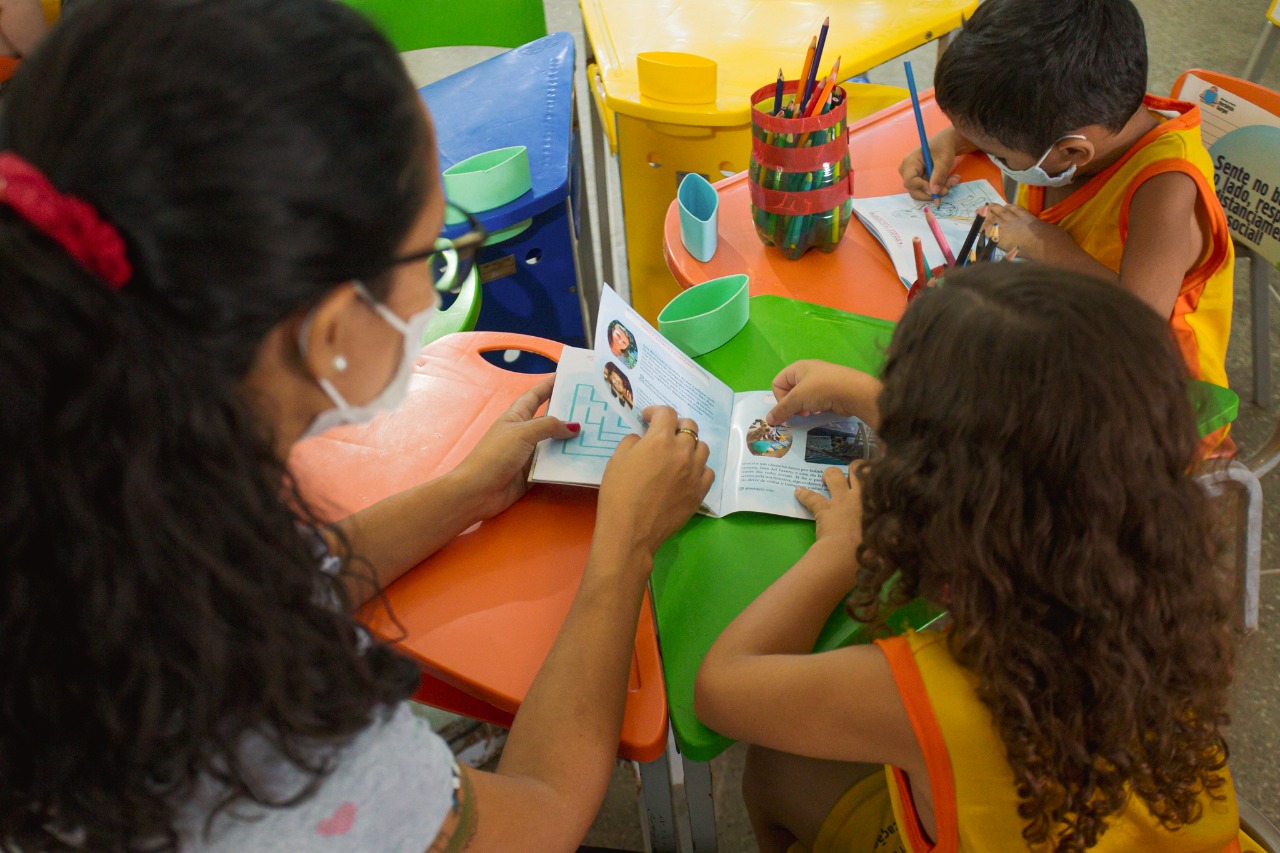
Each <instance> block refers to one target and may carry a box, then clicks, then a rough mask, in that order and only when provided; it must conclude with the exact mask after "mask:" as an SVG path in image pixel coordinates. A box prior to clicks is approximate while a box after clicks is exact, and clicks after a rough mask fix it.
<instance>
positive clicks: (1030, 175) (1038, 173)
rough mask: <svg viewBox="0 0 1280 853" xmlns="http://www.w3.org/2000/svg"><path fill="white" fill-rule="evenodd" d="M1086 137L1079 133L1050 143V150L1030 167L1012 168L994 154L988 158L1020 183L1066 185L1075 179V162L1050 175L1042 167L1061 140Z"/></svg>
mask: <svg viewBox="0 0 1280 853" xmlns="http://www.w3.org/2000/svg"><path fill="white" fill-rule="evenodd" d="M1084 138H1085V137H1083V136H1081V135H1080V134H1078V133H1073V134H1070V135H1068V136H1064V137H1062V139H1059V140H1057V141H1056V142H1054V143H1053V145H1050V146H1049V150H1048V151H1046V152H1044V155H1043V156H1042V157H1041V158H1040V159H1039V160H1037V161H1036V164H1035V165H1034V166H1032V167H1031V168H1029V169H1017V170H1014V169H1010V168H1009V164H1007V163H1005V161H1004V160H1002V159H1001V158H999V157H997V156H996V155H994V154H988V155H987V158H988V159H989V160H991V162H992V163H995V164H996V167H997V168H998V169H999V170H1000V171H1001V172H1003V173H1004V176H1005V177H1006V178H1008V179H1009V180H1011V181H1017V182H1018V183H1020V184H1026V185H1027V186H1029V187H1065V186H1066V185H1067V184H1069V183H1071V182H1072V181H1073V180H1074V179H1075V176H1076V166H1075V164H1074V163H1072V164H1071V166H1070V167H1069V168H1068V169H1067V170H1066V171H1065V172H1063V173H1062V174H1061V175H1050V174H1049V173H1048V172H1046V171H1045V170H1044V169H1043V168H1041V167H1042V165H1043V164H1044V161H1045V160H1047V159H1048V158H1049V155H1050V154H1052V153H1053V149H1054V146H1056V145H1057V144H1058V142H1061V141H1062V140H1063V139H1084Z"/></svg>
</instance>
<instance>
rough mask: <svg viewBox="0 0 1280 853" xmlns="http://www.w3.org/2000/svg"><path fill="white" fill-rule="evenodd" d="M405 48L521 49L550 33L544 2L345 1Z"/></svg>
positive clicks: (471, 0)
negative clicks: (479, 47) (470, 47)
mask: <svg viewBox="0 0 1280 853" xmlns="http://www.w3.org/2000/svg"><path fill="white" fill-rule="evenodd" d="M345 2H346V4H347V5H348V6H351V7H352V8H353V9H356V10H358V11H360V12H363V13H364V14H365V15H366V16H367V17H368V18H369V19H370V20H372V21H373V22H374V23H375V24H376V25H377V26H378V28H379V29H380V30H382V32H383V33H384V34H385V35H386V36H387V38H388V39H390V40H391V43H392V44H394V45H395V46H396V50H399V51H400V52H402V53H403V52H405V51H409V50H421V49H423V48H427V47H458V46H462V45H478V46H484V47H519V46H520V45H522V44H528V43H529V42H531V41H533V40H534V39H540V38H542V37H543V36H545V35H546V34H547V16H546V13H545V12H544V11H543V8H542V0H463V2H457V0H345Z"/></svg>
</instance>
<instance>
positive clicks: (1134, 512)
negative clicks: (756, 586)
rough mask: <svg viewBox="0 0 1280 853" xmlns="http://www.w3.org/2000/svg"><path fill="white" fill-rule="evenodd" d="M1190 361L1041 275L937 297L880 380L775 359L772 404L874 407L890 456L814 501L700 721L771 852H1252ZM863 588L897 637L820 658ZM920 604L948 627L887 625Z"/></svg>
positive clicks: (919, 308)
mask: <svg viewBox="0 0 1280 853" xmlns="http://www.w3.org/2000/svg"><path fill="white" fill-rule="evenodd" d="M1183 377H1184V368H1183V367H1182V364H1181V362H1180V360H1179V358H1178V354H1177V352H1176V350H1175V349H1174V347H1173V344H1172V342H1171V341H1170V338H1169V334H1168V331H1167V329H1166V327H1165V326H1164V324H1163V323H1162V322H1161V318H1160V317H1158V316H1157V315H1156V314H1155V313H1153V312H1152V311H1151V310H1150V309H1149V308H1147V307H1146V306H1145V305H1144V304H1143V303H1142V302H1140V301H1139V300H1138V299H1137V298H1135V297H1134V296H1132V295H1130V294H1128V293H1126V292H1125V291H1123V290H1121V289H1120V288H1118V287H1115V286H1114V285H1108V284H1105V283H1103V282H1100V281H1096V280H1092V279H1088V278H1084V277H1081V276H1079V275H1076V274H1073V273H1068V272H1065V271H1058V270H1054V269H1050V268H1048V267H1042V266H1038V265H1032V264H1027V265H1021V264H1002V265H994V266H993V265H984V266H983V267H982V268H977V269H973V270H965V271H962V272H959V273H956V274H955V275H948V276H947V279H946V281H945V284H944V286H942V287H940V288H936V289H934V290H931V291H929V292H927V293H926V294H925V295H924V296H922V297H921V298H920V299H919V300H916V301H915V302H914V303H913V304H912V305H911V307H910V308H909V309H908V310H907V313H906V315H905V316H904V317H903V319H902V322H901V324H900V325H899V326H898V328H897V330H896V332H895V334H894V337H893V341H892V343H891V345H890V347H889V352H888V359H887V362H886V364H885V367H884V374H883V384H881V383H880V382H877V381H876V380H874V379H872V378H871V377H869V376H866V375H864V374H860V373H857V372H856V371H852V370H849V369H847V368H841V367H837V366H835V365H830V364H826V363H823V362H799V363H797V364H793V365H791V366H790V367H788V368H787V369H785V370H784V371H783V372H782V373H780V374H779V375H778V378H777V379H776V380H775V383H774V390H775V392H776V394H777V396H778V404H777V407H776V408H775V409H774V411H773V412H771V413H770V420H772V421H773V422H775V423H777V422H780V421H782V420H785V419H786V418H787V417H790V416H791V415H793V414H795V413H797V412H800V411H823V410H829V411H835V412H839V413H841V414H845V415H856V416H858V417H861V418H862V419H864V420H865V421H867V422H868V423H870V424H871V425H872V426H873V428H875V429H876V430H877V432H878V434H879V437H880V439H881V440H882V442H883V446H884V455H883V457H882V458H879V459H877V460H874V461H871V462H869V463H866V464H865V465H863V466H862V467H860V468H858V469H857V471H856V475H855V476H854V477H852V478H851V479H849V480H846V478H845V477H844V476H843V475H841V474H840V473H839V471H838V469H830V470H828V471H827V473H826V476H825V483H826V486H827V488H828V489H829V490H830V494H831V497H830V498H827V497H825V496H822V495H818V494H816V493H814V492H804V491H801V492H800V493H798V497H799V499H800V500H801V501H802V502H803V503H804V504H805V506H807V507H809V508H810V509H811V510H812V511H813V513H814V515H815V517H816V518H817V541H816V542H815V543H814V545H813V546H812V547H811V548H810V550H809V552H808V553H807V554H806V556H805V557H804V559H803V560H801V561H800V562H799V563H798V564H797V565H796V566H795V568H793V569H792V570H791V571H790V572H788V573H787V574H786V575H785V576H783V577H782V578H781V579H780V580H779V581H778V582H777V583H775V584H774V585H773V586H772V587H770V588H769V589H768V590H767V591H766V592H765V593H764V594H763V595H761V596H760V597H759V599H757V600H756V601H755V602H754V603H753V604H752V605H751V606H749V607H748V608H747V609H746V610H745V611H743V613H742V614H741V615H740V616H739V617H738V618H737V619H736V620H735V621H734V622H733V623H732V624H731V625H730V626H729V627H728V628H727V629H726V630H725V632H724V634H723V635H722V636H721V637H720V638H719V640H718V641H717V642H716V644H715V645H714V646H713V647H712V649H711V651H710V652H709V653H708V655H707V657H706V660H705V661H704V663H703V666H702V670H701V672H700V674H699V677H698V682H697V692H696V701H697V710H698V715H699V716H700V717H701V719H702V720H703V721H704V722H706V723H707V725H709V726H711V727H712V728H714V729H716V730H717V731H719V732H721V733H722V734H724V735H727V736H729V737H732V738H736V739H739V740H744V741H748V742H750V743H752V744H756V745H757V746H755V747H753V749H752V753H751V755H750V758H749V760H748V765H747V773H746V776H745V777H744V780H743V790H744V794H745V796H746V798H747V804H748V807H749V810H750V812H751V817H752V824H753V826H754V828H755V831H756V835H757V838H758V839H759V842H760V849H761V850H762V851H764V853H780V851H784V850H787V849H788V848H789V847H790V846H791V845H793V844H795V845H796V847H795V849H797V850H813V851H831V852H832V853H834V852H835V851H870V850H876V851H910V853H922V851H928V850H939V851H973V852H974V853H989V851H1007V850H1027V849H1031V850H1037V851H1053V853H1070V852H1071V851H1081V850H1098V851H1125V853H1133V851H1151V853H1156V852H1157V851H1158V853H1179V852H1180V851H1204V853H1219V851H1223V850H1227V849H1236V848H1235V844H1236V843H1237V833H1238V828H1239V823H1238V819H1237V815H1236V803H1235V793H1234V789H1233V787H1232V783H1231V777H1230V775H1229V773H1228V770H1227V766H1226V745H1225V743H1224V742H1223V736H1222V730H1223V726H1224V725H1225V724H1226V722H1227V714H1226V703H1227V686H1228V682H1229V681H1230V677H1231V668H1232V643H1231V638H1230V635H1229V626H1228V622H1229V602H1228V600H1227V598H1228V596H1227V595H1226V594H1225V592H1224V590H1222V589H1221V588H1220V584H1219V583H1218V582H1217V580H1216V573H1215V571H1214V557H1215V553H1214V547H1213V544H1212V543H1213V537H1212V535H1211V527H1210V518H1209V510H1208V507H1207V506H1206V498H1205V496H1204V494H1203V493H1202V491H1201V489H1200V487H1199V486H1198V485H1197V484H1196V482H1195V481H1194V480H1193V479H1192V478H1191V477H1190V476H1189V475H1188V473H1187V471H1188V466H1189V465H1190V464H1191V462H1192V459H1193V458H1194V456H1195V453H1196V448H1197V441H1198V439H1197V434H1196V427H1195V420H1194V416H1193V413H1192V411H1191V407H1190V405H1189V404H1188V401H1187V396H1186V391H1185V387H1184V378H1183ZM850 588H852V589H853V593H852V595H850V594H849V590H850ZM882 590H888V591H889V592H888V593H887V595H885V594H882ZM846 596H848V601H847V606H848V608H849V609H850V612H851V613H852V614H853V615H854V616H855V618H857V619H859V620H861V621H863V622H865V623H868V624H869V625H870V626H872V628H873V631H874V632H875V635H876V636H879V637H881V638H882V639H879V640H877V641H876V643H875V644H874V645H865V646H857V647H850V648H845V649H840V650H838V651H832V652H826V653H823V654H808V652H809V651H810V650H811V649H812V648H813V645H814V642H815V640H816V639H817V637H818V632H819V630H820V629H821V628H822V625H823V623H824V621H825V620H826V618H827V616H828V615H829V614H830V613H831V611H832V609H833V608H834V607H836V606H837V605H838V604H839V602H840V601H841V600H842V599H844V598H846ZM916 596H923V597H924V598H925V599H927V600H928V601H931V602H933V603H935V604H937V605H939V606H942V607H945V608H946V609H947V610H948V611H949V613H950V627H949V628H948V629H946V630H944V631H922V632H919V633H915V632H908V633H907V634H906V635H905V636H900V637H892V638H886V632H885V631H884V616H885V614H886V613H887V612H888V611H890V610H892V609H893V608H894V607H896V606H897V605H899V604H900V603H903V602H905V601H907V600H909V599H911V598H914V597H916ZM935 845H936V846H935Z"/></svg>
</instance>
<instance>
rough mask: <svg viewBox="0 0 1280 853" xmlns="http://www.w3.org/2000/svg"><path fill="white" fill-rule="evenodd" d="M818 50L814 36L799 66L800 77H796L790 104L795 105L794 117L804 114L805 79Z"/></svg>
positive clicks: (807, 77)
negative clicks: (794, 91) (792, 98)
mask: <svg viewBox="0 0 1280 853" xmlns="http://www.w3.org/2000/svg"><path fill="white" fill-rule="evenodd" d="M817 50H818V37H817V36H814V37H813V38H812V39H810V41H809V49H808V50H806V51H805V54H804V65H802V66H801V67H800V77H799V78H797V80H798V82H797V84H796V94H795V98H794V100H792V102H791V104H792V106H793V107H795V112H794V115H795V116H796V117H799V116H802V115H804V86H805V81H806V80H808V79H809V72H810V71H811V70H812V69H813V67H814V62H813V55H814V54H815V53H816V52H817Z"/></svg>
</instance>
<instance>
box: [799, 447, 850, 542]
mask: <svg viewBox="0 0 1280 853" xmlns="http://www.w3.org/2000/svg"><path fill="white" fill-rule="evenodd" d="M861 465H862V463H861V462H855V463H854V464H853V465H851V466H850V467H849V475H848V476H845V473H844V471H843V470H842V469H840V468H828V469H827V470H825V471H823V472H822V484H823V485H824V486H826V487H827V491H828V492H830V493H831V497H827V496H826V495H823V494H821V493H819V492H815V491H812V490H810V489H805V488H797V489H796V500H798V501H800V503H801V504H802V505H803V506H804V508H805V509H807V510H809V512H811V513H813V519H814V521H815V522H817V541H818V542H825V543H838V544H839V545H841V546H842V548H843V549H845V550H846V551H847V553H849V554H853V553H854V551H855V550H856V549H857V547H858V544H859V543H860V542H862V487H861V485H860V484H859V483H858V477H857V470H858V468H859V467H860V466H861Z"/></svg>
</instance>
